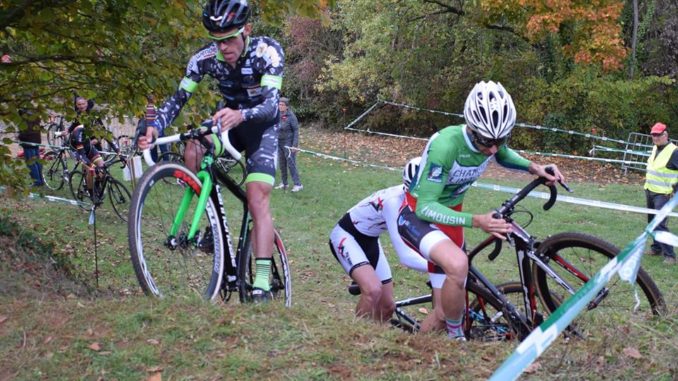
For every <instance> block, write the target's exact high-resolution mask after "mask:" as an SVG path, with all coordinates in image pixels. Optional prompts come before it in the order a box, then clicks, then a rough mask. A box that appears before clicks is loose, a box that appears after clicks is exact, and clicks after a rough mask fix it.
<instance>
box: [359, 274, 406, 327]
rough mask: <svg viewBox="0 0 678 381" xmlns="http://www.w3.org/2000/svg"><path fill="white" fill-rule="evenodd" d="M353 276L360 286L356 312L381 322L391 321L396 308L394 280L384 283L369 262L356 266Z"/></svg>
mask: <svg viewBox="0 0 678 381" xmlns="http://www.w3.org/2000/svg"><path fill="white" fill-rule="evenodd" d="M351 277H352V278H353V280H354V281H355V282H356V283H357V284H358V287H360V300H358V304H357V305H356V307H355V314H356V315H357V316H360V317H369V318H372V319H373V320H376V321H380V322H386V321H389V319H390V318H391V315H393V311H394V310H395V301H394V300H393V282H389V283H386V284H382V283H381V280H379V277H378V276H377V273H376V272H375V271H374V268H373V267H372V266H370V265H369V264H367V265H364V266H360V267H356V268H355V269H354V270H353V271H352V272H351Z"/></svg>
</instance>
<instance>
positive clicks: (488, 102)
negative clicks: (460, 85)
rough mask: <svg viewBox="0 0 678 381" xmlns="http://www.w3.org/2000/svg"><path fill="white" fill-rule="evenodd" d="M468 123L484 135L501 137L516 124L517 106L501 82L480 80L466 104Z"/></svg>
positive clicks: (465, 113) (490, 137)
mask: <svg viewBox="0 0 678 381" xmlns="http://www.w3.org/2000/svg"><path fill="white" fill-rule="evenodd" d="M464 119H466V125H467V126H468V127H469V128H470V129H471V130H473V131H475V132H476V133H478V134H479V135H481V136H482V137H485V138H488V139H501V138H503V137H505V136H507V135H508V134H510V133H511V130H512V129H513V126H514V125H515V124H516V107H515V106H514V105H513V100H512V99H511V95H509V93H508V92H507V91H506V90H505V89H504V87H503V86H502V85H501V83H495V82H492V81H489V82H484V81H481V82H478V83H477V84H476V85H475V86H474V87H473V90H471V93H470V94H469V95H468V98H466V104H465V105H464Z"/></svg>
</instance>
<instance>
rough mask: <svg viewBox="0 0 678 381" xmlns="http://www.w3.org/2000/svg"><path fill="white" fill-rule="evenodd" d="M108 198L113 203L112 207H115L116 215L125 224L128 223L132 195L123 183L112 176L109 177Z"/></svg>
mask: <svg viewBox="0 0 678 381" xmlns="http://www.w3.org/2000/svg"><path fill="white" fill-rule="evenodd" d="M108 198H109V200H110V201H111V206H112V207H113V210H114V211H115V214H117V215H118V217H120V219H121V220H123V222H127V214H128V213H129V205H130V201H132V195H131V194H130V193H129V190H127V187H126V186H125V185H124V184H123V183H121V182H120V181H118V180H116V179H114V178H113V177H110V176H109V177H108Z"/></svg>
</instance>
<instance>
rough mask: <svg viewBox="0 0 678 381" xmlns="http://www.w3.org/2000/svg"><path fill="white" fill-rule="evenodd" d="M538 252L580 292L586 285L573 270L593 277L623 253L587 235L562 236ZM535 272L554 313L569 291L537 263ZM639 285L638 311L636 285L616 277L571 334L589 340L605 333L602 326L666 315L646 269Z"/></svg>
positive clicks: (542, 295)
mask: <svg viewBox="0 0 678 381" xmlns="http://www.w3.org/2000/svg"><path fill="white" fill-rule="evenodd" d="M538 253H540V254H544V255H547V256H548V258H549V260H548V265H549V267H550V268H551V269H552V270H553V271H555V272H556V273H557V274H558V275H559V276H560V277H562V278H563V279H564V280H565V281H566V282H567V283H568V284H570V286H571V287H573V288H574V289H575V290H579V289H580V288H581V287H582V286H583V285H584V284H585V282H584V281H583V280H581V279H580V278H578V277H576V276H575V275H573V274H574V273H573V272H572V271H573V270H572V268H573V269H575V270H574V271H577V272H580V273H582V274H584V275H585V276H587V277H588V278H591V277H593V276H594V275H595V274H596V273H597V272H598V271H599V270H600V269H602V268H603V267H604V266H605V265H606V264H607V263H608V262H609V261H610V259H612V258H614V257H615V256H616V255H617V254H619V249H618V248H617V247H616V246H614V245H612V244H610V243H609V242H606V241H604V240H602V239H600V238H597V237H594V236H590V235H587V234H582V233H560V234H556V235H554V236H552V237H549V238H547V239H546V240H545V241H544V242H542V243H541V244H540V245H539V248H538ZM561 259H562V260H565V261H566V263H567V264H568V265H570V266H571V267H572V268H571V269H567V268H566V267H565V266H564V265H563V264H562V263H563V262H561V261H560V260H561ZM575 261H576V262H577V263H575ZM532 273H533V277H534V281H535V286H536V288H537V294H538V295H539V297H540V299H541V300H542V302H543V304H544V306H545V307H546V309H547V310H548V312H551V313H552V312H553V311H555V310H556V309H557V308H558V307H559V306H560V305H561V304H562V302H563V301H564V300H565V299H566V298H565V294H566V293H567V291H566V290H565V289H564V288H563V287H562V286H560V285H559V284H558V283H557V282H555V281H554V280H553V279H551V278H550V277H549V276H548V275H547V274H546V272H545V271H544V270H543V269H541V268H540V267H538V265H537V264H536V263H535V264H533V267H532ZM636 284H637V285H638V286H640V291H639V292H638V296H639V297H640V305H639V307H638V309H637V310H634V308H633V307H634V305H635V304H636V300H635V297H634V294H635V293H634V287H633V285H631V284H629V283H628V282H626V281H622V280H621V279H619V278H618V277H615V278H613V279H611V280H610V282H609V283H608V284H607V285H606V286H605V288H604V289H603V290H601V292H603V291H605V290H607V292H606V294H604V296H601V295H603V294H601V293H599V296H601V300H600V303H598V304H597V305H595V306H593V305H591V304H589V306H588V310H587V311H585V312H584V313H582V314H580V315H579V316H578V317H577V319H575V320H574V322H573V323H572V324H570V327H569V328H568V332H569V333H570V334H573V335H575V336H578V337H583V338H586V337H589V336H592V335H595V334H596V333H597V332H602V331H601V329H602V327H607V326H610V324H611V322H614V321H620V322H622V321H623V324H628V323H629V322H630V321H642V320H646V319H649V318H651V317H652V316H653V315H659V314H662V313H664V312H665V309H666V305H665V303H664V298H663V297H662V294H661V292H660V291H659V289H658V288H657V285H656V284H655V282H654V281H653V280H652V278H651V277H650V276H649V275H648V274H647V273H646V272H645V271H644V270H643V269H642V268H640V269H639V270H638V276H637V278H636ZM568 296H569V295H568ZM620 324H622V323H620Z"/></svg>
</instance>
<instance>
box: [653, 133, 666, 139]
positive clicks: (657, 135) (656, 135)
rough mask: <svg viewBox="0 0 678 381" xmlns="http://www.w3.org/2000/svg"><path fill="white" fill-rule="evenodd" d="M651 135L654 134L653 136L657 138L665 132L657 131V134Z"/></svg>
mask: <svg viewBox="0 0 678 381" xmlns="http://www.w3.org/2000/svg"><path fill="white" fill-rule="evenodd" d="M650 135H652V136H653V137H655V138H657V137H660V136H662V135H664V133H663V132H660V133H658V134H656V133H655V134H650Z"/></svg>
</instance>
